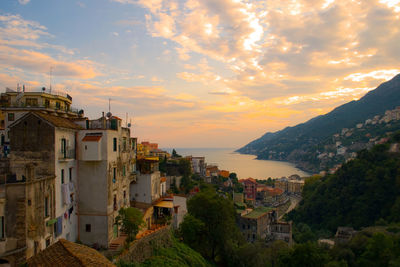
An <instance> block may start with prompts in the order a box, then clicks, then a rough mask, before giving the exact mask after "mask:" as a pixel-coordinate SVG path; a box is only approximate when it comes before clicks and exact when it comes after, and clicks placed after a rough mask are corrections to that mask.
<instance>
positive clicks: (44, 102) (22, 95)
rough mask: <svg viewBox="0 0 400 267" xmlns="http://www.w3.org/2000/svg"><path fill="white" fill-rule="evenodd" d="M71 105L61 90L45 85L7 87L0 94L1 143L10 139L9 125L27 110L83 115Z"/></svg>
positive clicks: (73, 115)
mask: <svg viewBox="0 0 400 267" xmlns="http://www.w3.org/2000/svg"><path fill="white" fill-rule="evenodd" d="M71 105H72V97H71V96H70V95H68V94H67V93H65V92H62V91H58V90H52V89H49V88H45V87H43V88H40V89H29V90H28V89H26V88H25V86H23V88H19V87H18V88H17V90H12V89H10V88H7V89H6V92H4V93H1V95H0V107H1V111H2V113H3V114H2V115H3V116H4V122H2V126H3V127H1V128H2V130H0V135H1V140H2V141H1V145H2V146H3V145H4V144H8V142H9V141H10V136H9V133H8V131H9V126H10V125H11V124H12V123H14V122H15V121H17V120H18V119H19V118H21V117H22V116H23V115H25V114H26V113H27V112H29V111H46V112H48V113H53V114H54V115H60V116H63V117H66V118H80V117H83V110H78V109H76V108H73V107H72V106H71ZM3 124H4V125H3Z"/></svg>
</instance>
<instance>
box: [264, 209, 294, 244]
mask: <svg viewBox="0 0 400 267" xmlns="http://www.w3.org/2000/svg"><path fill="white" fill-rule="evenodd" d="M270 219H271V220H270V222H269V224H268V229H267V235H266V241H267V242H274V241H276V240H282V241H284V242H286V243H288V245H289V246H291V245H292V244H293V239H292V222H281V221H278V213H277V212H276V211H275V210H274V211H273V212H272V213H271V216H270Z"/></svg>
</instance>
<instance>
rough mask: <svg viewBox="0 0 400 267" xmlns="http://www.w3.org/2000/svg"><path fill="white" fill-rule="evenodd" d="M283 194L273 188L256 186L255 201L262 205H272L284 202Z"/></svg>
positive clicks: (278, 189)
mask: <svg viewBox="0 0 400 267" xmlns="http://www.w3.org/2000/svg"><path fill="white" fill-rule="evenodd" d="M283 193H284V192H283V190H282V189H280V188H278V187H277V188H273V187H270V186H266V185H258V186H257V198H256V199H257V200H258V201H260V202H262V203H263V204H264V205H273V204H275V203H280V202H282V201H284V200H285V196H284V194H283Z"/></svg>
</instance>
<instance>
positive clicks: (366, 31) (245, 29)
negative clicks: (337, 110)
mask: <svg viewBox="0 0 400 267" xmlns="http://www.w3.org/2000/svg"><path fill="white" fill-rule="evenodd" d="M399 44H400V0H377V1H372V0H365V1H355V0H354V1H351V0H340V1H335V0H321V1H320V0H279V1H277V0H275V1H262V0H259V1H250V0H243V1H241V0H79V1H78V0H1V1H0V91H1V92H4V90H5V88H6V87H9V88H13V89H15V88H16V87H17V84H20V85H22V84H24V85H25V87H26V88H27V90H30V89H32V90H34V89H36V88H41V87H43V86H45V87H49V85H50V80H51V83H52V88H53V90H60V91H65V92H67V93H68V94H70V95H71V96H72V97H73V106H74V107H77V108H80V109H84V110H85V115H86V116H88V117H89V118H91V119H96V118H98V117H100V116H101V112H102V111H105V112H107V111H108V109H109V99H111V100H110V103H111V112H112V113H113V114H114V115H116V116H119V117H121V118H123V119H124V123H125V120H126V119H125V118H128V121H130V122H131V123H132V125H133V126H132V128H131V129H132V136H136V137H138V139H139V141H152V142H157V143H159V145H160V147H233V148H239V147H241V146H243V145H245V144H247V143H248V142H250V141H252V140H253V139H255V138H258V137H260V136H261V135H263V134H264V133H265V132H267V131H277V130H280V129H283V128H285V127H287V126H294V125H296V124H298V123H301V122H305V121H307V120H308V119H311V118H312V117H315V116H317V115H320V114H325V113H327V112H329V111H331V110H332V109H333V108H334V107H336V106H338V105H341V104H344V103H346V102H348V101H351V100H354V99H359V98H360V97H362V96H363V95H364V94H365V93H367V92H368V91H370V90H372V89H374V88H376V87H377V86H378V85H379V84H380V83H382V82H384V81H386V80H389V79H391V78H392V77H393V76H395V75H396V74H398V73H399V72H400V45H399ZM50 70H51V79H50Z"/></svg>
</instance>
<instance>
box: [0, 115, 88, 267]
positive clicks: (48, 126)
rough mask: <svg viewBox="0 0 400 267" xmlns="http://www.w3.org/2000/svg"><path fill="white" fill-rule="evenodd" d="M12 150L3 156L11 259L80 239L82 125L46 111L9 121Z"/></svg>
mask: <svg viewBox="0 0 400 267" xmlns="http://www.w3.org/2000/svg"><path fill="white" fill-rule="evenodd" d="M8 127H9V128H8V134H9V137H10V141H9V143H10V145H11V147H12V150H11V151H10V154H9V155H8V156H7V158H2V159H1V166H2V168H1V171H0V175H1V180H2V185H1V186H2V187H3V192H4V194H3V199H2V202H1V204H2V205H3V206H2V207H0V210H1V211H3V214H2V216H3V218H2V221H3V225H2V227H3V229H4V232H3V233H4V234H3V239H2V240H3V241H0V243H3V246H0V247H3V248H4V250H3V251H0V258H1V257H2V256H1V255H4V254H6V255H9V256H8V257H7V260H9V261H10V262H12V261H13V256H14V255H13V254H14V252H15V253H16V255H15V257H17V258H21V259H24V258H29V257H31V256H33V255H35V254H37V253H38V252H39V251H40V250H43V249H45V248H46V247H48V246H50V245H51V244H53V243H54V242H56V241H57V240H58V239H59V238H64V239H68V240H71V241H76V240H77V237H78V233H77V227H76V226H77V215H76V211H77V201H76V185H77V161H76V154H75V146H76V138H75V137H76V134H77V132H78V131H79V130H80V129H81V127H80V126H78V125H77V124H75V123H73V122H72V121H71V120H69V119H67V118H64V117H60V116H54V115H50V114H48V113H46V112H45V111H35V112H28V113H25V114H24V115H23V116H22V117H19V119H18V120H16V121H15V122H14V123H12V124H11V125H9V126H8Z"/></svg>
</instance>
